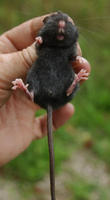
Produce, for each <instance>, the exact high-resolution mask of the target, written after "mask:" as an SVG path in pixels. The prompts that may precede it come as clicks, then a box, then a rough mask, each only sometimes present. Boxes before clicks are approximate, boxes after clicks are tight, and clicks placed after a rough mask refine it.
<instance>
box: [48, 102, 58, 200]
mask: <svg viewBox="0 0 110 200" xmlns="http://www.w3.org/2000/svg"><path fill="white" fill-rule="evenodd" d="M52 111H53V109H52V106H51V105H48V107H47V129H48V147H49V159H50V191H51V200H55V199H56V198H55V169H54V168H55V166H54V144H53V129H52Z"/></svg>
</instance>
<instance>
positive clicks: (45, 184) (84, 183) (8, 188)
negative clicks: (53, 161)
mask: <svg viewBox="0 0 110 200" xmlns="http://www.w3.org/2000/svg"><path fill="white" fill-rule="evenodd" d="M109 184H110V174H109V172H108V171H107V166H106V165H105V163H104V162H103V161H101V160H99V159H98V158H97V157H96V156H95V155H93V154H92V153H91V152H90V150H83V151H81V150H77V151H75V152H73V153H72V154H71V157H70V159H69V160H68V161H66V162H65V163H63V165H62V172H61V173H60V174H57V175H56V196H57V199H60V200H67V199H68V200H93V199H94V200H106V199H110V191H109ZM28 189H29V186H28V184H27V185H26V186H25V189H23V190H25V192H23V191H21V189H20V188H19V185H18V183H17V182H15V181H9V180H5V179H3V178H1V179H0V200H6V199H7V200H15V199H16V200H19V199H20V200H26V199H27V200H49V199H50V193H49V177H48V176H46V177H45V178H44V180H42V181H40V182H37V183H36V184H35V185H34V186H33V191H31V194H30V195H29V196H27V195H25V193H26V190H27V191H28Z"/></svg>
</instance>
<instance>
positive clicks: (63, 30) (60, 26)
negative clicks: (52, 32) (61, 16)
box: [58, 20, 66, 34]
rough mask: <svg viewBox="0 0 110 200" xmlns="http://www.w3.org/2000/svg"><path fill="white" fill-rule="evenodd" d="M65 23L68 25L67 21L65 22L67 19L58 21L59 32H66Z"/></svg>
mask: <svg viewBox="0 0 110 200" xmlns="http://www.w3.org/2000/svg"><path fill="white" fill-rule="evenodd" d="M65 25H66V23H65V21H64V20H60V21H59V22H58V32H59V33H61V34H62V33H64V32H65V29H64V28H65Z"/></svg>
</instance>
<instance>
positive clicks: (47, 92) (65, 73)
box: [26, 12, 78, 109]
mask: <svg viewBox="0 0 110 200" xmlns="http://www.w3.org/2000/svg"><path fill="white" fill-rule="evenodd" d="M61 20H63V21H64V22H65V27H64V33H59V32H58V23H59V21H61ZM43 22H44V25H43V27H42V28H41V30H40V31H39V33H38V36H41V37H42V39H43V42H42V44H40V45H36V52H37V55H38V58H37V60H36V61H35V62H34V64H33V65H32V67H31V69H30V70H29V72H28V74H27V80H26V82H27V83H28V84H29V86H28V90H29V91H30V92H33V93H34V102H35V103H36V104H39V105H40V106H41V107H43V108H46V109H47V106H48V104H49V105H51V106H52V108H53V109H56V108H58V107H60V106H62V105H64V104H66V103H67V102H68V101H70V100H71V99H72V98H73V96H74V94H75V92H76V90H77V88H78V84H77V85H76V87H75V89H74V91H73V92H72V94H71V95H70V96H67V95H66V91H67V89H68V88H69V86H70V85H71V83H72V82H73V80H74V78H75V73H74V70H73V67H72V61H74V60H75V57H76V56H77V50H76V49H77V48H76V44H77V40H78V30H77V27H76V26H75V25H73V24H72V23H71V22H70V21H69V18H68V15H66V14H64V13H62V12H58V13H56V14H53V15H51V16H49V17H46V18H45V19H44V21H43ZM61 34H62V35H63V36H64V39H63V40H58V39H57V36H58V35H61Z"/></svg>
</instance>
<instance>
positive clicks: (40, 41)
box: [35, 36, 43, 46]
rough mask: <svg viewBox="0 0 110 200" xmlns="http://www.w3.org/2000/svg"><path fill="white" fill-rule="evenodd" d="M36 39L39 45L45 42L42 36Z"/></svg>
mask: <svg viewBox="0 0 110 200" xmlns="http://www.w3.org/2000/svg"><path fill="white" fill-rule="evenodd" d="M35 40H36V44H37V45H38V46H40V45H41V44H42V43H43V39H42V37H41V36H38V37H36V38H35Z"/></svg>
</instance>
